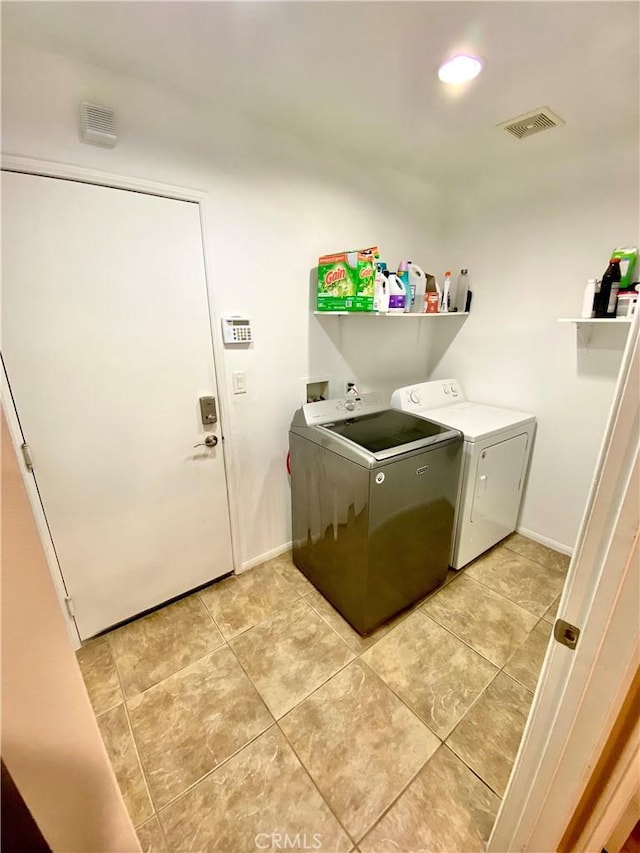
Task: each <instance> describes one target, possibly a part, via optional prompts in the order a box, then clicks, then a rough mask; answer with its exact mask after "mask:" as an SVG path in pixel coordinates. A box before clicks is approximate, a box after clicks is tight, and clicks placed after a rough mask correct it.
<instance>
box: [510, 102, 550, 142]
mask: <svg viewBox="0 0 640 853" xmlns="http://www.w3.org/2000/svg"><path fill="white" fill-rule="evenodd" d="M563 124H564V121H563V120H562V119H561V118H560V116H557V115H556V114H555V113H553V112H551V110H550V109H549V107H541V108H540V109H539V110H533V111H532V112H530V113H525V115H522V116H518V117H517V118H511V119H509V121H503V122H501V123H500V124H499V125H498V127H502V128H504V129H505V130H506V131H507V133H510V134H511V135H512V136H515V138H516V139H526V138H527V137H528V136H533V135H534V133H542V131H543V130H550V129H551V128H552V127H559V126H561V125H563Z"/></svg>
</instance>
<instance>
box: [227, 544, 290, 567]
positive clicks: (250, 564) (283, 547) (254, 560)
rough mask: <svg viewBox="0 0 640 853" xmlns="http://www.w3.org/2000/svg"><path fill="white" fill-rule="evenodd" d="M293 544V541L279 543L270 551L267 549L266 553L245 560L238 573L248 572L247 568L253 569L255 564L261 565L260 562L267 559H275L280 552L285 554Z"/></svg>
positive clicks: (264, 561)
mask: <svg viewBox="0 0 640 853" xmlns="http://www.w3.org/2000/svg"><path fill="white" fill-rule="evenodd" d="M291 545H292V543H291V542H285V543H284V545H278V547H277V548H272V549H271V550H270V551H265V552H264V554H260V555H259V556H258V557H252V558H251V559H250V560H245V562H244V563H242V565H241V566H240V571H239V572H237V573H236V574H240V573H241V572H246V571H247V569H252V568H253V567H254V566H259V565H260V563H266V561H267V560H273V558H274V557H279V556H280V554H284V553H285V551H290V550H291Z"/></svg>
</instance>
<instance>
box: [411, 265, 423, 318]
mask: <svg viewBox="0 0 640 853" xmlns="http://www.w3.org/2000/svg"><path fill="white" fill-rule="evenodd" d="M409 286H410V287H411V292H412V293H413V294H415V295H414V299H413V303H412V305H411V311H412V313H413V314H424V311H425V304H424V295H425V291H426V289H427V274H426V273H425V271H424V270H423V269H422V267H419V266H418V264H414V263H413V262H412V261H409Z"/></svg>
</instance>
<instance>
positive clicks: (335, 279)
mask: <svg viewBox="0 0 640 853" xmlns="http://www.w3.org/2000/svg"><path fill="white" fill-rule="evenodd" d="M379 257H380V253H379V252H378V248H377V246H373V247H372V248H370V249H358V250H356V251H352V252H338V253H337V254H334V255H323V256H322V257H321V258H320V259H319V260H318V294H317V303H316V304H317V310H318V311H373V291H374V285H375V278H376V266H375V262H376V259H377V258H379Z"/></svg>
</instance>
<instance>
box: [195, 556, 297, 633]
mask: <svg viewBox="0 0 640 853" xmlns="http://www.w3.org/2000/svg"><path fill="white" fill-rule="evenodd" d="M268 562H269V561H266V562H264V563H260V564H259V565H258V566H254V567H253V568H252V569H248V570H247V572H253V571H255V570H256V569H260V568H261V567H262V566H266V565H267V563H268ZM274 571H275V572H276V573H277V574H278V576H279V577H280V579H281V580H282V581H283V582H284V583H285V584H286V585H287V586H288V587H289V588H290V589H291V590H292V591H293V592H294V593H295V594H296V595H297V596H298V599H299V600H300V601H302V600H303V599H304V598H305V597H306V596H307V595H309V592H312V590H309V592H306V593H304V595H302V594H301V593H299V592H298V590H297V589H296V588H295V587H294V586H293V584H291V583H290V582H289V581H288V580H287V579H286V578H285V577H284V576H283V575H282V574H281V573H280V572H279V571H278V570H277V569H276V568H275V567H274ZM296 571H298V569H296ZM247 572H241V573H240V574H239V575H231V578H233V579H234V580H238V579H239V578H240V577H241V576H242V575H245V574H247ZM231 578H223V580H231ZM214 586H215V583H214V584H212V585H211V587H214ZM209 588H210V587H206V589H209ZM202 592H203V590H200V589H199V590H197V591H196V592H195V593H194V595H197V596H198V597H200V601H201V603H202V604H203V605H204V608H205V610H206V611H207V613H208V614H209V616H210V617H211V619H213V622H214V624H215V625H216V627H217V629H218V630H219V631H220V634H221V635H222V637H223V639H224V640H225V642H227V643H228V642H230V641H231V640H235V639H237V638H238V637H241V636H242V635H243V634H246V633H247V632H248V631H251V630H252V629H253V628H257V627H258V625H263V624H264V623H265V622H267V621H268V620H269V619H271V618H272V616H275V615H276V613H277V612H281V611H275V612H274V613H270V614H269V615H268V616H265V618H264V619H260V620H259V621H258V622H256V623H255V624H254V625H249V627H248V628H243V629H242V631H240V632H239V633H237V634H234V635H233V637H227V636H226V634H225V633H224V631H223V630H222V628H221V627H220V624H219V623H218V622H217V621H216V618H215V616H214V615H213V613H212V612H211V610H210V609H209V607H208V605H207V603H206V601H205V600H204V598H202V597H201V593H202ZM296 603H297V602H294V604H296ZM292 606H293V605H292ZM285 607H286V605H285ZM282 610H284V608H282Z"/></svg>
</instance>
